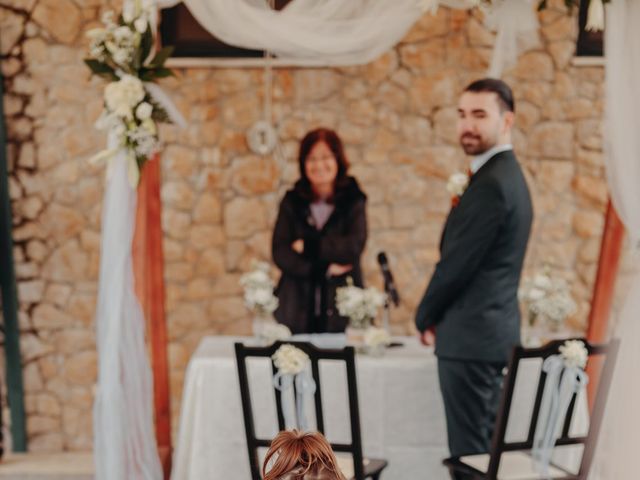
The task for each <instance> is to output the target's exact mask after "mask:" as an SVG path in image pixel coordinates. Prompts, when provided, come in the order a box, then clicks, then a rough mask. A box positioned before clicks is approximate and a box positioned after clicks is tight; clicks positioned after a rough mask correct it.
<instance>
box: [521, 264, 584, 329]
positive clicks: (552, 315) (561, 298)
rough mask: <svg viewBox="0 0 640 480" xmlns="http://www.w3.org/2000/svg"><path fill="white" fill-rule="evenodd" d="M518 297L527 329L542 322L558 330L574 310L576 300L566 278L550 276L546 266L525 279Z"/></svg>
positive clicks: (540, 324) (539, 325) (538, 325)
mask: <svg viewBox="0 0 640 480" xmlns="http://www.w3.org/2000/svg"><path fill="white" fill-rule="evenodd" d="M518 297H519V299H520V301H521V302H522V303H523V304H524V306H525V308H526V312H527V315H528V325H527V326H528V328H529V329H533V328H534V327H536V326H537V327H541V326H543V324H544V325H548V326H549V327H550V328H551V329H552V330H559V329H560V328H561V327H562V325H563V323H564V321H565V320H566V319H567V318H568V317H570V316H571V315H573V314H574V313H575V312H576V302H575V301H574V300H573V297H572V296H571V291H570V290H569V285H568V284H567V282H566V280H565V279H563V278H559V277H552V276H551V274H550V272H549V269H548V268H545V270H544V271H543V272H542V273H539V274H537V275H535V276H534V277H532V278H528V279H525V280H524V282H523V284H522V287H521V288H520V291H519V292H518Z"/></svg>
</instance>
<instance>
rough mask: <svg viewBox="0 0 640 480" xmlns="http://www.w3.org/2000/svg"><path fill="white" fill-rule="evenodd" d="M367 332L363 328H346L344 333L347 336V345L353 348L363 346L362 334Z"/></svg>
mask: <svg viewBox="0 0 640 480" xmlns="http://www.w3.org/2000/svg"><path fill="white" fill-rule="evenodd" d="M366 331H367V329H366V328H365V327H359V326H358V327H354V326H352V325H349V326H347V328H346V329H345V331H344V333H345V334H346V336H347V345H352V346H354V347H356V348H357V347H363V346H364V334H365V332H366Z"/></svg>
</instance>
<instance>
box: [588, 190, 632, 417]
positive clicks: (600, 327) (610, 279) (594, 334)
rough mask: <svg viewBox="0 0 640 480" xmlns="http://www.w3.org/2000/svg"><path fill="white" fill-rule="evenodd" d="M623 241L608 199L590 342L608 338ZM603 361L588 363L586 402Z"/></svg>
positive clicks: (598, 378)
mask: <svg viewBox="0 0 640 480" xmlns="http://www.w3.org/2000/svg"><path fill="white" fill-rule="evenodd" d="M623 241H624V225H623V224H622V222H621V221H620V217H618V214H617V213H616V210H615V208H614V207H613V204H612V203H611V199H609V203H608V205H607V213H606V218H605V223H604V232H603V233H602V243H601V245H600V259H599V261H598V272H597V274H596V280H595V284H594V287H593V297H592V300H591V312H590V313H589V326H588V330H587V340H589V342H592V343H600V342H606V341H607V340H608V339H609V319H610V317H611V307H612V306H613V297H614V294H615V286H616V278H617V276H618V269H619V266H620V256H621V253H622V244H623ZM601 367H602V362H596V363H590V364H589V365H588V366H587V373H588V374H589V378H590V380H589V384H588V386H587V392H588V398H589V405H591V406H593V403H594V401H595V393H596V390H597V385H598V383H599V381H600V373H601Z"/></svg>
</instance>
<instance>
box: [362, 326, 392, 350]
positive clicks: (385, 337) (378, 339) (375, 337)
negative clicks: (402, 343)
mask: <svg viewBox="0 0 640 480" xmlns="http://www.w3.org/2000/svg"><path fill="white" fill-rule="evenodd" d="M390 343H391V336H390V335H389V333H388V332H387V331H386V330H385V329H384V328H378V327H369V328H367V331H366V332H364V344H365V346H367V347H370V348H379V347H386V346H387V345H389V344H390Z"/></svg>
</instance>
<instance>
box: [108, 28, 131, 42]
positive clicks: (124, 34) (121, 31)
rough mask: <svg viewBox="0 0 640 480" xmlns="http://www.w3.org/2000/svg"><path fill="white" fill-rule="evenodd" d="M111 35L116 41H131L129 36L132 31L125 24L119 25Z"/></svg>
mask: <svg viewBox="0 0 640 480" xmlns="http://www.w3.org/2000/svg"><path fill="white" fill-rule="evenodd" d="M113 36H114V38H115V39H116V42H118V43H122V42H128V43H130V42H131V37H132V32H131V29H130V28H129V27H126V26H124V25H123V26H121V27H118V28H116V29H115V30H114V31H113Z"/></svg>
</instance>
